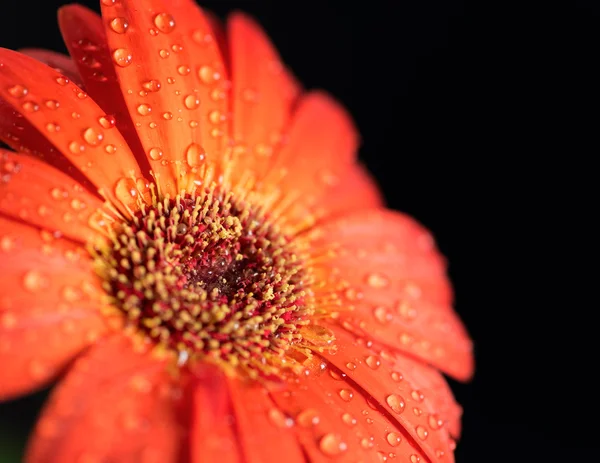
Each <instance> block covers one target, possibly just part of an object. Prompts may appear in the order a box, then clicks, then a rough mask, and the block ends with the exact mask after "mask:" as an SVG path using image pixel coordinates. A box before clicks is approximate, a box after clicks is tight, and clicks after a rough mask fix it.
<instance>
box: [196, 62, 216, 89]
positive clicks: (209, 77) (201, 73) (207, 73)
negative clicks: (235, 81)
mask: <svg viewBox="0 0 600 463" xmlns="http://www.w3.org/2000/svg"><path fill="white" fill-rule="evenodd" d="M198 77H200V80H201V81H202V82H204V83H205V84H207V85H210V84H212V83H213V82H214V81H215V80H218V79H219V77H220V75H219V74H218V73H216V72H215V71H214V69H213V68H212V67H210V66H202V67H201V68H200V69H199V70H198Z"/></svg>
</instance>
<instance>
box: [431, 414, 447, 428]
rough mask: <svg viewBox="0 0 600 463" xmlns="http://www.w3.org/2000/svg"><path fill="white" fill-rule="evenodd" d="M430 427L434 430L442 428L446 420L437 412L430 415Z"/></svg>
mask: <svg viewBox="0 0 600 463" xmlns="http://www.w3.org/2000/svg"><path fill="white" fill-rule="evenodd" d="M427 421H428V423H429V427H430V428H431V429H433V430H434V431H436V430H438V429H440V428H441V427H442V426H443V425H444V421H443V420H442V419H441V418H440V417H439V416H438V415H436V414H433V415H429V418H428V420H427Z"/></svg>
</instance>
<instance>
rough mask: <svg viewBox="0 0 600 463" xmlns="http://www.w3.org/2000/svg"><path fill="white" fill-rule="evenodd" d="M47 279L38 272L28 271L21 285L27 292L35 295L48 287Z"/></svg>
mask: <svg viewBox="0 0 600 463" xmlns="http://www.w3.org/2000/svg"><path fill="white" fill-rule="evenodd" d="M48 283H49V282H48V279H47V278H46V277H45V276H44V275H42V274H41V273H40V272H37V271H35V270H30V271H28V272H27V273H26V274H25V277H24V278H23V285H24V286H25V289H26V290H27V291H30V292H32V293H37V292H39V291H41V290H43V289H45V288H46V287H48Z"/></svg>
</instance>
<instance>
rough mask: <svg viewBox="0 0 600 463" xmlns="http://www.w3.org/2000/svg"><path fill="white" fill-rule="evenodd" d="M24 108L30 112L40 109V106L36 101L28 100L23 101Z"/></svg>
mask: <svg viewBox="0 0 600 463" xmlns="http://www.w3.org/2000/svg"><path fill="white" fill-rule="evenodd" d="M23 109H24V110H25V111H27V112H29V113H34V112H36V111H39V109H40V106H39V105H38V104H37V103H36V102H34V101H26V102H25V103H23Z"/></svg>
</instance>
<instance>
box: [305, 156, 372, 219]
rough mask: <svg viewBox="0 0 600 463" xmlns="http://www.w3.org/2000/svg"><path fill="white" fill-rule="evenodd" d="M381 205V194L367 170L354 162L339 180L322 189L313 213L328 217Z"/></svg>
mask: <svg viewBox="0 0 600 463" xmlns="http://www.w3.org/2000/svg"><path fill="white" fill-rule="evenodd" d="M383 205H384V202H383V196H382V195H381V192H380V191H379V187H378V186H377V184H376V183H375V181H374V180H373V178H372V177H371V175H370V174H369V172H368V171H367V170H366V169H365V168H364V167H363V166H362V165H359V164H354V165H352V166H350V167H349V168H347V169H346V172H345V173H344V174H342V175H341V176H340V178H339V181H337V182H335V183H334V184H333V185H332V186H331V188H328V189H326V190H325V191H324V193H323V195H322V196H321V198H320V199H319V201H318V202H317V209H316V210H315V211H314V214H315V216H316V217H320V218H322V219H330V218H332V217H335V216H338V215H341V214H343V213H345V212H354V211H358V210H360V209H368V208H377V207H381V206H383Z"/></svg>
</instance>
